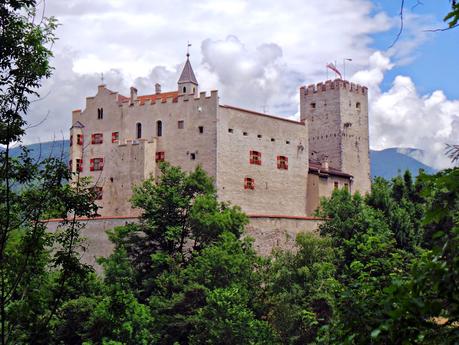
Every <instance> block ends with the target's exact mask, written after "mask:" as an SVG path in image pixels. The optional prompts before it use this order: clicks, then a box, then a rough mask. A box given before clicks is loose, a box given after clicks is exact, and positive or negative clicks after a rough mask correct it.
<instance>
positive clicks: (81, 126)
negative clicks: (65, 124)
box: [70, 121, 84, 129]
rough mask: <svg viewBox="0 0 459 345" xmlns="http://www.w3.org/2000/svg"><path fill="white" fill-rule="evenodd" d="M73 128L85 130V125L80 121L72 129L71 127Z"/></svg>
mask: <svg viewBox="0 0 459 345" xmlns="http://www.w3.org/2000/svg"><path fill="white" fill-rule="evenodd" d="M72 128H84V125H83V124H82V123H81V122H80V121H76V122H75V123H74V124H73V125H72V127H70V129H72Z"/></svg>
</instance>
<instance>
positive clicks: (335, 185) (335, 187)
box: [333, 181, 339, 189]
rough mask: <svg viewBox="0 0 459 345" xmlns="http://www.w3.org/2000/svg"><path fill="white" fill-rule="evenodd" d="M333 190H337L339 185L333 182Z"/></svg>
mask: <svg viewBox="0 0 459 345" xmlns="http://www.w3.org/2000/svg"><path fill="white" fill-rule="evenodd" d="M333 188H334V189H338V188H339V183H338V182H336V181H335V183H334V186H333Z"/></svg>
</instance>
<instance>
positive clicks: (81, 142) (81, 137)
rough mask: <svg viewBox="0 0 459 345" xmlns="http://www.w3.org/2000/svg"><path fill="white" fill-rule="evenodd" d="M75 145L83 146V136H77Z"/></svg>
mask: <svg viewBox="0 0 459 345" xmlns="http://www.w3.org/2000/svg"><path fill="white" fill-rule="evenodd" d="M77 144H78V145H83V134H77Z"/></svg>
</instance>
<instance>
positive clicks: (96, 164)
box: [89, 158, 104, 171]
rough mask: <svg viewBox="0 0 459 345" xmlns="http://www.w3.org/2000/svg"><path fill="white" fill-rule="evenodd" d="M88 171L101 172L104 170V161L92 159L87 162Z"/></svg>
mask: <svg viewBox="0 0 459 345" xmlns="http://www.w3.org/2000/svg"><path fill="white" fill-rule="evenodd" d="M89 170H90V171H101V170H104V159H103V158H92V159H91V160H90V161H89Z"/></svg>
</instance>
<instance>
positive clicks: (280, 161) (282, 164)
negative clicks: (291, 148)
mask: <svg viewBox="0 0 459 345" xmlns="http://www.w3.org/2000/svg"><path fill="white" fill-rule="evenodd" d="M277 169H281V170H288V157H286V156H277Z"/></svg>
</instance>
